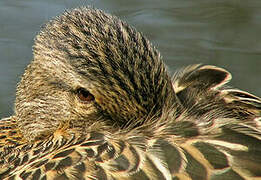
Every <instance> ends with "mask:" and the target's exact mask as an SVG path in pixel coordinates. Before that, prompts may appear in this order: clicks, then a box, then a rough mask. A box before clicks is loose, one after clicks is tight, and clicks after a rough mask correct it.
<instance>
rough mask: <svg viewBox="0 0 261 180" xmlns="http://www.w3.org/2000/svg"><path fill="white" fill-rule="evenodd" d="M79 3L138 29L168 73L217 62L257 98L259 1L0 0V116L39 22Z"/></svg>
mask: <svg viewBox="0 0 261 180" xmlns="http://www.w3.org/2000/svg"><path fill="white" fill-rule="evenodd" d="M83 5H85V6H86V5H90V6H93V7H96V8H100V9H103V10H105V11H106V12H109V13H111V14H114V15H117V16H119V17H120V18H121V19H123V20H125V21H127V22H128V23H129V24H131V25H133V26H134V27H136V28H137V29H138V30H139V31H142V32H143V33H144V34H145V35H146V36H147V37H148V39H150V40H151V41H152V42H153V44H154V45H155V46H156V47H157V48H158V49H159V50H160V51H161V54H162V56H163V59H164V61H165V62H166V64H167V65H168V66H169V69H170V71H171V73H173V72H174V71H175V70H176V69H177V68H180V67H183V66H186V65H189V64H196V63H203V64H211V65H216V66H220V67H223V68H225V69H227V70H229V71H230V72H231V73H232V75H233V80H232V82H231V83H230V84H232V85H233V86H235V87H238V88H240V89H243V90H248V91H249V92H251V93H253V94H256V95H258V96H261V0H129V1H123V0H92V1H87V0H85V1H84V0H0V118H1V117H4V116H9V115H11V114H12V112H13V102H14V97H15V88H16V84H17V82H18V81H19V77H20V76H21V75H22V73H23V71H24V68H25V67H26V65H27V64H28V63H29V62H30V60H31V59H32V45H33V39H34V37H35V35H36V34H37V32H38V31H39V29H40V27H41V25H43V24H44V23H45V22H47V21H48V20H49V19H51V18H52V17H53V16H56V15H59V14H60V13H62V12H63V11H64V10H65V9H68V8H69V9H70V8H74V7H79V6H83Z"/></svg>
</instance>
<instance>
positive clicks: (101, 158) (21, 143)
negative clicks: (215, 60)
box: [0, 8, 261, 180]
mask: <svg viewBox="0 0 261 180" xmlns="http://www.w3.org/2000/svg"><path fill="white" fill-rule="evenodd" d="M230 79H231V75H230V73H228V72H227V71H226V70H224V69H222V68H218V67H214V66H202V65H193V66H189V67H187V68H184V69H182V70H180V71H178V72H177V73H176V74H175V75H174V78H173V79H172V80H171V78H170V77H169V75H168V73H167V71H166V68H165V65H164V64H163V62H162V60H161V57H160V55H159V52H158V51H157V50H156V49H155V48H154V47H153V46H152V45H151V44H150V43H149V41H148V40H147V39H146V38H145V37H144V36H143V35H142V34H140V33H139V32H137V31H136V30H135V29H134V28H132V27H130V26H129V25H127V24H126V23H125V22H122V21H120V20H119V19H118V18H116V17H114V16H111V15H108V14H106V13H104V12H102V11H100V10H96V9H92V8H80V9H75V10H72V11H68V12H65V13H64V14H63V15H61V16H59V17H57V18H55V19H54V20H52V21H51V22H50V23H48V24H47V25H46V26H45V27H44V28H43V29H42V31H41V32H40V33H39V35H38V36H37V37H36V39H35V45H34V58H33V61H32V63H31V64H30V65H29V66H28V67H27V69H26V71H25V74H24V75H23V77H22V79H21V82H20V83H19V85H18V88H17V98H16V103H15V114H14V115H13V116H11V117H9V118H5V119H2V120H1V121H0V179H137V180H138V179H174V180H179V179H180V180H208V179H211V180H240V179H252V180H257V179H261V99H260V98H258V97H256V96H254V95H252V94H249V93H247V92H244V91H240V90H237V89H233V88H230V87H227V86H226V83H227V82H229V80H230Z"/></svg>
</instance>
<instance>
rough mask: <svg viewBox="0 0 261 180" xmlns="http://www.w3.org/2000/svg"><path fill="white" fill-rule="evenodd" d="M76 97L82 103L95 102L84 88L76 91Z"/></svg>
mask: <svg viewBox="0 0 261 180" xmlns="http://www.w3.org/2000/svg"><path fill="white" fill-rule="evenodd" d="M77 96H78V98H79V99H80V100H81V101H82V102H84V103H88V102H92V101H94V100H95V98H94V96H93V95H92V94H91V93H90V92H89V91H87V90H86V89H84V88H79V89H77Z"/></svg>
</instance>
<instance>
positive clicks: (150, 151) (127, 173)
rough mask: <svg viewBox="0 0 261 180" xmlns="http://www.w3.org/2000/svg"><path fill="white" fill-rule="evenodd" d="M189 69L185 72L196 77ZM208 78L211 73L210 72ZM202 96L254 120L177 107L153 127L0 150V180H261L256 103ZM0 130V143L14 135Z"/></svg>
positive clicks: (53, 138) (234, 96) (55, 138)
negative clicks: (225, 103)
mask: <svg viewBox="0 0 261 180" xmlns="http://www.w3.org/2000/svg"><path fill="white" fill-rule="evenodd" d="M194 67H196V68H195V69H193V70H192V72H193V71H197V70H198V66H194ZM201 68H204V69H205V68H209V67H206V66H203V67H201ZM188 69H190V70H191V67H189V68H188ZM186 70H187V69H185V70H184V71H185V72H186ZM208 70H211V71H215V70H216V69H215V68H214V67H213V66H211V68H209V69H208ZM217 70H221V69H220V68H217ZM223 72H224V73H227V72H226V71H225V70H223ZM184 74H185V75H186V73H184ZM182 77H183V76H180V77H178V78H177V77H176V79H175V80H173V85H175V83H176V85H177V82H178V83H179V84H182V81H181V80H182ZM224 77H225V76H224ZM183 78H185V77H183ZM202 78H203V77H202ZM193 80H195V79H193ZM191 81H192V79H191ZM197 81H199V79H197ZM222 82H223V81H222ZM191 84H193V82H190V85H191ZM188 87H189V86H188ZM188 87H187V88H188ZM183 88H184V86H183ZM176 89H178V88H176ZM184 89H186V88H184ZM184 89H183V90H184ZM205 90H206V89H205ZM181 91H182V90H181ZM181 91H180V92H177V93H182V92H181ZM209 91H221V95H220V96H221V97H222V98H224V97H225V98H226V97H228V96H229V97H231V98H232V99H236V100H237V101H238V100H239V104H243V103H245V101H244V100H245V98H247V105H248V106H250V105H251V106H253V107H252V108H251V112H257V113H256V114H254V113H252V114H251V115H250V117H251V118H252V117H254V116H256V118H255V119H250V117H247V118H244V120H243V121H242V119H239V118H231V114H229V113H223V112H224V110H225V109H226V108H228V109H229V111H230V110H231V106H232V105H231V104H229V105H228V107H226V106H223V107H222V108H220V107H218V108H216V106H214V105H215V104H217V103H218V102H214V103H213V102H211V101H209V103H210V104H212V105H213V106H211V107H214V108H212V109H211V110H208V112H204V113H199V114H197V113H195V110H197V108H198V107H199V106H197V103H199V102H200V101H199V102H196V104H194V105H193V104H190V105H187V106H183V110H182V111H181V112H180V113H177V112H176V111H175V108H173V109H172V110H171V111H169V112H166V113H164V115H162V116H161V117H160V118H159V119H157V121H153V122H155V123H154V124H153V123H152V124H150V125H149V126H146V127H145V126H144V127H139V128H136V129H133V130H130V131H129V132H126V131H125V132H124V131H122V132H120V131H119V132H118V133H115V134H110V133H107V134H106V132H89V133H87V134H86V135H77V134H73V135H70V136H65V135H63V133H59V132H58V131H57V132H56V133H55V135H54V136H51V137H50V138H48V139H46V140H44V141H39V142H36V143H33V144H25V143H24V144H23V143H14V144H13V145H12V146H7V147H5V146H4V147H3V146H2V147H1V153H0V157H1V161H0V165H1V170H0V177H1V178H0V179H175V180H176V179H177V180H178V179H181V180H183V179H184V180H189V179H191V180H201V179H202V180H204V179H205V180H207V179H211V180H212V179H213V180H219V179H231V180H234V179H237V180H238V179H261V166H260V164H261V128H260V122H261V118H260V116H258V115H259V114H258V113H260V109H259V107H260V106H259V105H260V104H261V101H260V99H259V98H257V97H255V96H252V95H248V96H243V100H242V102H240V98H242V95H241V94H248V93H246V92H243V91H238V90H232V89H230V88H229V89H228V90H227V91H228V92H232V93H231V94H229V95H227V94H226V96H223V94H222V93H223V92H224V91H226V89H223V88H221V87H220V88H218V89H217V88H216V89H213V88H212V89H209ZM235 91H237V92H240V94H239V93H234V92H235ZM183 93H184V92H183ZM219 93H220V92H219ZM190 94H193V92H190ZM210 94H211V93H210ZM195 96H196V95H195ZM180 97H181V96H180ZM183 97H184V96H183ZM187 98H189V97H187ZM222 98H220V101H221V100H222ZM251 100H252V101H253V103H250V102H251ZM181 102H182V100H181ZM193 102H195V101H193ZM222 102H223V100H222ZM230 103H231V102H230ZM232 103H233V102H232ZM243 108H245V106H242V109H243ZM192 109H193V112H194V113H193V114H192V113H191V112H192ZM235 109H238V103H236V108H235ZM242 109H241V111H242ZM253 110H254V111H253ZM245 111H248V110H247V109H245ZM237 113H238V112H235V114H237ZM249 113H250V112H249ZM247 114H248V113H247ZM2 122H4V123H5V127H10V128H13V129H12V130H10V128H7V129H9V130H8V131H6V130H3V129H4V128H3V126H1V139H6V138H4V136H5V135H7V134H10V131H12V132H13V133H14V132H15V128H14V121H12V119H9V120H8V119H5V120H4V121H2ZM8 125H9V126H8ZM145 128H146V129H145ZM14 134H15V133H14ZM9 138H10V136H9ZM16 141H17V140H16ZM9 142H12V141H11V140H10V139H9ZM14 142H15V141H14Z"/></svg>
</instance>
